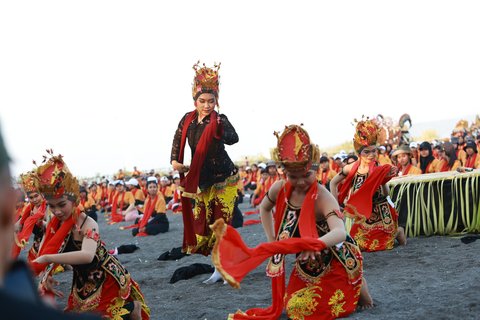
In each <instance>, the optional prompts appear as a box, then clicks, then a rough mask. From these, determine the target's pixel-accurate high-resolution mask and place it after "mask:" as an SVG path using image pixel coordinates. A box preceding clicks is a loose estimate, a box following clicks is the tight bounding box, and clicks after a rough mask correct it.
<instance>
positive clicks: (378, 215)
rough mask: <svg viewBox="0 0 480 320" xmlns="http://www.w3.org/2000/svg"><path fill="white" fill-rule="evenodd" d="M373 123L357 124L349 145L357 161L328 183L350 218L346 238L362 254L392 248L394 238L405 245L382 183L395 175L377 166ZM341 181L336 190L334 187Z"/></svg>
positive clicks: (377, 136)
mask: <svg viewBox="0 0 480 320" xmlns="http://www.w3.org/2000/svg"><path fill="white" fill-rule="evenodd" d="M380 140H382V139H381V137H380V130H379V127H378V126H377V124H376V123H375V122H374V121H372V120H369V119H368V118H367V120H362V121H360V122H358V123H357V126H356V130H355V136H354V138H353V145H354V147H355V150H356V151H357V153H358V154H359V157H360V159H359V160H358V161H355V162H354V163H352V164H349V165H347V166H345V167H343V168H342V171H340V173H339V174H338V175H336V176H335V178H333V180H332V181H331V182H330V191H331V192H332V194H333V196H334V197H335V198H337V199H338V202H339V203H340V204H341V205H345V212H346V213H347V216H349V217H351V218H352V219H354V223H353V226H352V228H351V230H350V235H351V236H352V237H353V238H354V239H355V241H356V242H357V244H358V246H359V247H360V248H361V249H362V251H381V250H389V249H392V248H393V245H394V241H395V238H397V240H398V242H399V243H400V244H405V243H406V238H405V232H404V230H403V228H402V227H398V213H397V212H396V211H395V208H394V207H393V205H392V204H391V200H390V198H389V190H388V187H387V185H386V183H387V182H388V181H389V180H390V179H392V178H393V177H395V176H396V175H397V172H398V169H397V168H396V167H394V166H392V165H390V164H385V165H383V166H379V165H378V163H377V161H376V160H377V142H380ZM342 181H343V185H342V186H341V188H340V190H337V186H338V184H339V183H340V182H342Z"/></svg>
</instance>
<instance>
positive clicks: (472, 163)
mask: <svg viewBox="0 0 480 320" xmlns="http://www.w3.org/2000/svg"><path fill="white" fill-rule="evenodd" d="M476 160H477V153H474V154H472V155H471V156H469V157H467V161H466V162H465V167H466V168H472V169H473V168H475V162H476Z"/></svg>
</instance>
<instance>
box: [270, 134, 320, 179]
mask: <svg viewBox="0 0 480 320" xmlns="http://www.w3.org/2000/svg"><path fill="white" fill-rule="evenodd" d="M274 135H275V136H276V137H277V147H276V148H275V149H274V150H273V154H272V156H273V159H274V160H275V161H277V162H279V163H281V164H282V165H283V166H284V167H285V169H287V170H288V171H299V170H309V169H310V168H311V166H312V164H313V163H317V162H318V161H319V159H320V150H319V149H318V146H317V145H314V144H312V143H311V141H310V136H309V135H308V132H307V131H305V129H303V128H302V127H300V126H297V125H290V126H288V127H287V126H286V127H285V130H284V131H283V132H282V134H281V135H279V132H274Z"/></svg>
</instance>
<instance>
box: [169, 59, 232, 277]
mask: <svg viewBox="0 0 480 320" xmlns="http://www.w3.org/2000/svg"><path fill="white" fill-rule="evenodd" d="M219 68H220V64H219V65H215V66H214V68H213V69H211V68H207V67H206V66H205V64H204V65H203V67H200V66H199V63H197V64H195V65H194V66H193V69H194V70H195V78H194V84H193V92H192V94H193V101H194V105H195V110H194V111H190V112H187V113H186V114H185V115H184V116H183V118H182V119H181V120H180V123H179V124H178V128H177V130H176V132H175V136H174V138H173V144H172V152H171V164H172V166H173V169H174V170H176V171H178V172H179V173H180V177H181V183H180V184H181V185H180V187H179V188H180V190H182V200H181V202H182V212H183V225H184V232H183V251H184V252H185V253H188V254H190V253H199V254H203V255H209V254H210V252H211V250H212V248H213V244H214V242H215V239H214V235H213V233H212V230H210V228H209V225H210V224H212V223H213V222H214V221H215V220H217V219H219V218H223V219H224V220H225V221H226V222H227V223H229V222H230V221H231V219H232V215H233V209H234V206H235V199H236V197H237V182H238V180H239V175H238V173H237V170H236V168H235V165H234V164H233V162H232V160H230V157H229V156H228V154H227V152H226V150H225V144H227V145H232V144H234V143H237V142H238V135H237V133H236V131H235V128H234V127H233V126H232V125H231V124H230V121H229V120H228V118H227V117H226V116H225V115H223V114H219V113H217V112H216V111H215V110H214V108H215V106H218V105H219V104H218V91H219V77H218V69H219ZM187 140H188V144H189V146H190V150H191V151H192V157H191V159H192V160H191V166H190V167H189V166H186V165H185V164H184V163H183V159H184V150H185V144H186V142H187ZM186 172H188V174H187V175H185V173H186ZM192 199H194V200H195V205H194V206H193V204H192ZM220 279H221V276H220V274H219V273H218V272H217V271H215V272H214V273H213V274H212V276H211V277H210V278H209V279H207V280H206V281H205V283H214V282H216V281H218V280H220Z"/></svg>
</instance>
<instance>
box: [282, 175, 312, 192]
mask: <svg viewBox="0 0 480 320" xmlns="http://www.w3.org/2000/svg"><path fill="white" fill-rule="evenodd" d="M285 172H286V173H287V179H288V181H290V183H291V184H292V187H294V188H295V189H297V190H299V191H304V192H307V190H308V188H309V187H310V186H311V185H312V183H314V182H315V181H316V180H317V179H316V176H315V171H313V170H308V171H292V172H289V171H288V170H285Z"/></svg>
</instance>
